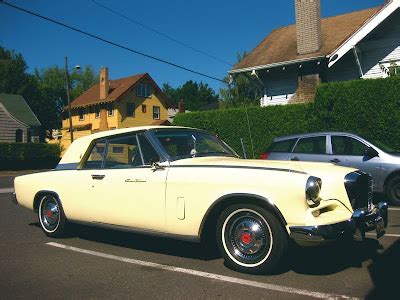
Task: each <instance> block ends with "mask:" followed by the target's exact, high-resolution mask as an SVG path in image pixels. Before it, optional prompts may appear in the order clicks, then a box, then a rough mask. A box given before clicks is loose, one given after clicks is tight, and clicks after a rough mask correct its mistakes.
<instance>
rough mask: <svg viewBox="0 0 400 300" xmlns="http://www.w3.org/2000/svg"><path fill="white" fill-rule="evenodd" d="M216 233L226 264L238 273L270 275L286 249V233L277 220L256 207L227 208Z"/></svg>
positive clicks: (267, 212) (239, 206) (237, 206)
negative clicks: (268, 273)
mask: <svg viewBox="0 0 400 300" xmlns="http://www.w3.org/2000/svg"><path fill="white" fill-rule="evenodd" d="M217 230H218V231H217V238H218V246H219V249H220V251H221V253H222V255H223V256H224V258H225V262H226V264H227V265H228V266H229V267H231V268H233V269H235V270H237V271H240V272H247V273H260V272H263V273H267V272H271V271H272V270H273V269H274V268H275V266H276V265H277V263H278V262H279V260H280V258H281V257H282V255H283V254H284V252H285V250H286V248H287V234H286V232H285V231H284V229H283V228H282V226H281V225H280V224H279V222H278V220H277V219H276V218H275V217H274V216H273V215H272V214H271V213H270V212H269V211H266V210H265V209H262V208H260V207H258V206H252V205H235V206H231V207H228V208H227V209H226V210H225V211H224V212H223V213H222V214H221V217H220V219H219V222H218V225H217Z"/></svg>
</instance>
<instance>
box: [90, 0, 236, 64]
mask: <svg viewBox="0 0 400 300" xmlns="http://www.w3.org/2000/svg"><path fill="white" fill-rule="evenodd" d="M91 2H93V3H94V4H96V5H98V6H100V7H102V8H104V9H105V10H108V11H109V12H111V13H113V14H116V15H118V16H120V17H121V18H124V19H126V20H128V21H130V22H132V23H135V24H136V25H139V26H141V27H143V28H145V29H147V30H150V31H152V32H154V33H156V34H158V35H160V36H162V37H164V38H166V39H168V40H170V41H173V42H175V43H177V44H179V45H181V46H184V47H186V48H189V49H191V50H193V51H196V52H198V53H200V54H203V55H205V56H207V57H209V58H212V59H214V60H216V61H219V62H221V63H224V64H226V65H228V66H232V64H231V63H229V62H227V61H225V60H222V59H220V58H218V57H216V56H214V55H211V54H208V53H207V52H204V51H203V50H200V49H197V48H195V47H193V46H190V45H188V44H186V43H184V42H181V41H179V40H177V39H176V38H173V37H171V36H169V35H167V34H165V33H163V32H161V31H158V30H157V29H154V28H152V27H150V26H148V25H146V24H144V23H142V22H140V21H138V20H135V19H132V18H130V17H128V16H126V15H124V14H122V13H121V12H119V11H116V10H114V9H112V8H111V7H108V6H106V5H104V4H102V3H100V2H98V1H96V0H91Z"/></svg>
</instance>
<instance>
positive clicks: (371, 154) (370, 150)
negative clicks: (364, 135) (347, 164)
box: [364, 147, 379, 158]
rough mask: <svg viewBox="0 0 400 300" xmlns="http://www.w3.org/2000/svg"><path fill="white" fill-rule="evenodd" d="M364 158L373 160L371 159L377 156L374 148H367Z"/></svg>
mask: <svg viewBox="0 0 400 300" xmlns="http://www.w3.org/2000/svg"><path fill="white" fill-rule="evenodd" d="M364 154H365V156H368V157H369V158H373V157H377V156H379V153H378V151H376V150H375V149H374V148H372V147H368V148H367V149H366V150H365V152H364Z"/></svg>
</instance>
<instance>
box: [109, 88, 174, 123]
mask: <svg viewBox="0 0 400 300" xmlns="http://www.w3.org/2000/svg"><path fill="white" fill-rule="evenodd" d="M143 83H147V82H146V81H143ZM147 84H150V83H147ZM150 85H151V84H150ZM127 103H135V117H127V116H126V106H127ZM142 104H144V105H146V113H142ZM153 106H159V107H160V120H167V119H168V111H167V108H166V107H165V106H164V105H163V104H162V102H161V101H160V98H159V95H157V94H155V93H154V88H152V94H151V95H150V97H149V98H146V97H138V96H136V87H133V89H131V90H130V91H129V92H128V93H127V94H125V95H124V97H123V98H122V99H121V100H120V101H118V102H116V103H115V107H116V108H117V111H118V113H117V114H118V128H126V127H134V126H143V125H151V124H152V123H153V122H154V121H157V120H155V119H153Z"/></svg>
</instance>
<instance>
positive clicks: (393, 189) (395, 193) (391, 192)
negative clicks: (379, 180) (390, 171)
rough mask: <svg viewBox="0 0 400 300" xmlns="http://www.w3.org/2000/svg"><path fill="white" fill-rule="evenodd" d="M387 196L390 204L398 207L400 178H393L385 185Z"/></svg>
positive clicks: (399, 201) (399, 204) (399, 203)
mask: <svg viewBox="0 0 400 300" xmlns="http://www.w3.org/2000/svg"><path fill="white" fill-rule="evenodd" d="M387 195H388V197H389V199H390V202H391V204H393V205H396V206H400V176H395V177H393V178H392V179H390V181H389V182H388V184H387Z"/></svg>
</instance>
